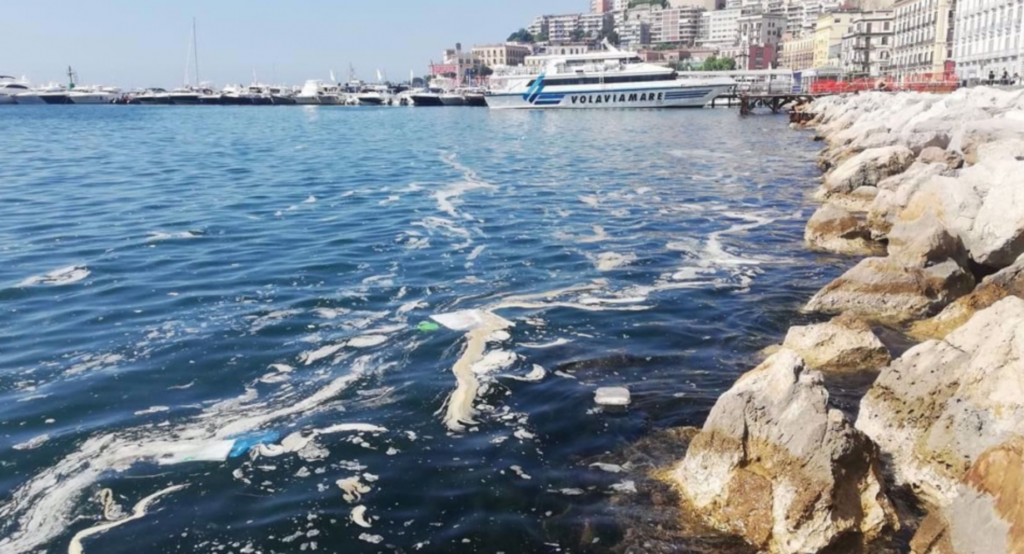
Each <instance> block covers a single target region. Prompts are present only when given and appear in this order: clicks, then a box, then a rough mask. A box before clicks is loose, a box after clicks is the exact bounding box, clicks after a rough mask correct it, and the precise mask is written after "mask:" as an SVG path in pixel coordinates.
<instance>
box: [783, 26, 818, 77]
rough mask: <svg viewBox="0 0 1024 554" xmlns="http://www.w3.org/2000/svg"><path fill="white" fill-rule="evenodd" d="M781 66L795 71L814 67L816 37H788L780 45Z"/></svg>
mask: <svg viewBox="0 0 1024 554" xmlns="http://www.w3.org/2000/svg"><path fill="white" fill-rule="evenodd" d="M779 66H780V67H785V68H787V69H792V70H793V71H804V70H806V69H811V68H812V67H814V35H808V36H802V37H792V36H790V37H786V38H783V40H782V43H781V44H780V53H779Z"/></svg>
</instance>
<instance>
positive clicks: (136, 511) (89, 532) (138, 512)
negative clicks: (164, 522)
mask: <svg viewBox="0 0 1024 554" xmlns="http://www.w3.org/2000/svg"><path fill="white" fill-rule="evenodd" d="M186 486H187V485H174V486H170V487H167V488H165V489H162V490H159V491H157V492H155V493H153V494H151V495H149V496H147V497H145V498H143V499H142V500H140V501H139V502H138V504H136V505H135V507H134V508H132V515H130V516H128V517H126V518H124V519H119V520H117V521H110V522H107V523H101V524H99V525H96V526H93V527H89V528H88V529H83V530H81V531H79V532H77V533H75V536H74V537H72V538H71V543H70V544H69V545H68V554H82V553H83V552H84V549H83V547H82V539H86V538H88V537H91V536H93V535H98V534H100V533H106V532H107V531H109V530H111V529H113V528H115V527H119V526H121V525H124V524H125V523H129V522H131V521H135V520H137V519H141V518H143V517H145V516H146V513H147V511H148V510H149V506H150V505H152V504H153V503H154V502H156V501H157V500H159V499H160V498H161V497H164V496H167V495H168V494H171V493H173V492H177V491H180V490H181V489H183V488H185V487H186Z"/></svg>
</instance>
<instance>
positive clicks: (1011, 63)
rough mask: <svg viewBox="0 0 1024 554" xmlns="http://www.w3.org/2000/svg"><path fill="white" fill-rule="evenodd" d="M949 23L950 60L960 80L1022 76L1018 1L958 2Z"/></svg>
mask: <svg viewBox="0 0 1024 554" xmlns="http://www.w3.org/2000/svg"><path fill="white" fill-rule="evenodd" d="M955 14H956V15H955V16H954V19H953V60H954V61H955V62H956V73H957V76H958V77H959V78H961V79H981V80H987V79H988V78H989V75H990V73H991V74H993V75H994V76H995V77H996V78H997V79H999V78H1002V76H1003V72H1006V74H1007V75H1009V76H1011V77H1012V76H1013V75H1015V74H1017V75H1021V74H1024V67H1022V65H1024V56H1022V54H1021V50H1022V49H1024V31H1022V27H1024V9H1022V5H1021V0H958V1H957V2H956V7H955Z"/></svg>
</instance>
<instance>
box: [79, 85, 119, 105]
mask: <svg viewBox="0 0 1024 554" xmlns="http://www.w3.org/2000/svg"><path fill="white" fill-rule="evenodd" d="M120 95H121V89H119V88H115V87H89V86H86V87H75V88H74V89H72V90H70V91H68V102H70V103H72V104H111V103H113V102H114V100H117V98H118V97H119V96H120Z"/></svg>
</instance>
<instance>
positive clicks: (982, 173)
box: [899, 157, 1024, 269]
mask: <svg viewBox="0 0 1024 554" xmlns="http://www.w3.org/2000/svg"><path fill="white" fill-rule="evenodd" d="M1022 175H1024V161H1019V160H1017V159H1015V158H1009V159H1008V158H1005V157H1004V158H999V157H996V158H986V160H985V161H984V162H983V163H979V164H977V165H974V166H970V167H967V168H964V169H962V170H960V173H959V176H958V177H955V178H954V177H945V176H936V177H932V178H931V179H929V180H928V182H926V183H925V184H923V185H922V186H921V187H920V188H919V189H918V190H917V191H916V192H915V193H914V195H913V196H912V197H911V199H910V201H909V202H908V203H907V206H906V208H905V209H904V210H903V211H902V212H901V213H900V215H899V218H900V219H904V220H912V219H917V218H918V217H919V216H920V215H922V214H924V213H926V212H931V213H932V214H934V215H935V216H936V217H937V218H938V219H939V220H940V221H941V222H942V224H943V225H944V226H945V227H946V228H947V229H949V230H950V232H951V233H952V234H954V235H955V236H957V237H959V238H960V240H961V241H963V244H964V246H965V247H966V248H967V251H968V252H969V253H970V256H971V258H972V259H973V260H974V261H976V262H977V263H979V264H981V265H984V266H989V267H993V268H996V269H1000V268H1003V267H1006V266H1008V265H1010V264H1011V263H1013V262H1014V260H1016V259H1017V257H1018V256H1020V255H1021V254H1024V187H1022V186H1020V185H1021V176H1022Z"/></svg>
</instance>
